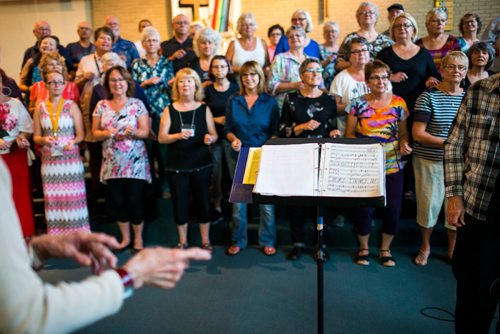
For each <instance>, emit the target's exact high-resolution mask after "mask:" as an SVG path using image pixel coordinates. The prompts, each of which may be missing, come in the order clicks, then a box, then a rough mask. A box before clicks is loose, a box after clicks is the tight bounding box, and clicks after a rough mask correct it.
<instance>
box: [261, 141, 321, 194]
mask: <svg viewBox="0 0 500 334" xmlns="http://www.w3.org/2000/svg"><path fill="white" fill-rule="evenodd" d="M318 149H319V145H318V144H316V143H311V144H300V145H264V146H263V147H262V154H261V160H260V167H259V175H258V177H257V183H256V184H255V188H254V192H255V193H259V194H261V195H276V196H314V195H315V191H314V190H315V186H316V189H317V182H318V179H317V178H318V168H317V166H318V163H319V161H318Z"/></svg>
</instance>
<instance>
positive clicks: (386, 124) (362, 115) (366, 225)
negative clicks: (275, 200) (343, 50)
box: [345, 60, 412, 267]
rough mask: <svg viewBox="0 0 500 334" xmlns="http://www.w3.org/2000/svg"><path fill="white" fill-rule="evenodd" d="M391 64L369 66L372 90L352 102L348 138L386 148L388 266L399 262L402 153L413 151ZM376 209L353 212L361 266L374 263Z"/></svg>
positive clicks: (383, 256) (384, 251)
mask: <svg viewBox="0 0 500 334" xmlns="http://www.w3.org/2000/svg"><path fill="white" fill-rule="evenodd" d="M390 75H391V70H390V68H389V66H387V65H386V64H384V63H383V62H381V61H380V60H375V61H374V62H372V63H369V64H367V65H366V67H365V78H366V83H367V85H368V87H369V88H370V93H368V94H366V95H364V96H361V97H359V98H356V99H354V100H353V101H351V104H350V107H349V114H348V115H347V125H346V133H345V134H346V137H347V138H375V139H377V140H379V141H380V143H381V144H382V145H383V146H384V149H385V162H386V163H385V174H386V176H385V184H386V203H387V205H386V206H385V208H383V218H382V242H381V246H380V250H379V258H380V261H381V263H382V264H383V265H384V266H387V267H393V266H395V265H396V260H395V259H394V257H393V256H392V254H391V250H390V246H391V243H392V240H393V239H394V236H395V235H396V234H397V233H398V231H399V216H400V214H401V204H402V199H403V168H404V161H403V160H402V159H401V158H402V156H405V155H408V154H410V153H411V151H412V149H411V147H410V145H409V144H408V130H407V128H406V118H407V117H408V109H407V108H406V103H405V101H404V100H403V99H402V98H401V97H399V96H396V95H394V94H392V92H391V91H388V89H387V88H388V85H389V76H390ZM374 212H375V209H374V208H357V209H356V210H355V211H354V213H353V219H354V226H355V231H356V234H357V236H358V241H359V249H358V253H357V256H356V263H357V264H358V265H362V266H366V265H368V264H369V263H370V258H369V248H368V241H369V238H370V232H371V222H372V219H373V216H374Z"/></svg>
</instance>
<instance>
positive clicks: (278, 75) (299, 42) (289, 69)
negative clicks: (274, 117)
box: [268, 26, 323, 110]
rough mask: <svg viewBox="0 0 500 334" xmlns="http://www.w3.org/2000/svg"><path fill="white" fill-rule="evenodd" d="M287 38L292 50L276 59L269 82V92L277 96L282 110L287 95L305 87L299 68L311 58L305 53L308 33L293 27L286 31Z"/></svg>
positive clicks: (277, 56)
mask: <svg viewBox="0 0 500 334" xmlns="http://www.w3.org/2000/svg"><path fill="white" fill-rule="evenodd" d="M286 37H287V39H288V44H289V45H290V50H289V51H287V52H285V53H280V54H279V55H276V56H275V57H274V61H273V64H272V65H271V75H270V78H269V82H268V85H269V87H268V88H269V91H270V92H272V94H273V95H276V100H277V101H278V106H279V108H280V110H281V108H282V107H283V100H284V99H285V95H286V93H287V92H291V91H296V90H298V89H301V88H302V87H303V83H302V81H301V80H300V75H299V67H300V64H301V63H302V62H303V61H304V60H305V59H306V58H307V57H308V56H309V55H307V54H305V53H304V45H305V44H304V43H305V41H306V32H305V31H304V29H302V27H300V26H291V27H290V28H288V30H287V31H286ZM318 59H319V58H318ZM322 86H323V82H322Z"/></svg>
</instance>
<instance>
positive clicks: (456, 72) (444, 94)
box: [413, 51, 469, 266]
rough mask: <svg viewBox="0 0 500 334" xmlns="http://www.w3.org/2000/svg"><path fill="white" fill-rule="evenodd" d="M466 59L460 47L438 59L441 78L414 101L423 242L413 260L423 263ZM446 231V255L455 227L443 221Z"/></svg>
mask: <svg viewBox="0 0 500 334" xmlns="http://www.w3.org/2000/svg"><path fill="white" fill-rule="evenodd" d="M468 64H469V60H468V59H467V56H466V55H465V54H464V53H463V52H461V51H453V52H450V53H449V54H448V55H447V56H446V57H444V58H443V61H442V62H441V75H442V77H443V81H442V82H441V83H440V84H439V85H437V86H435V87H433V88H430V89H429V90H427V91H425V92H424V93H422V94H421V95H420V97H419V98H418V100H417V103H416V105H415V116H414V117H415V118H414V123H413V138H414V141H415V142H414V147H413V166H414V172H415V188H416V189H415V190H416V196H417V224H418V225H419V226H420V229H421V232H422V245H421V246H420V251H419V252H418V254H417V256H416V257H415V263H416V264H417V265H419V266H425V265H426V264H427V259H428V258H429V255H430V252H431V247H430V237H431V234H432V229H433V227H434V226H435V225H436V222H437V219H438V216H439V212H440V211H441V207H442V206H443V203H444V201H445V187H444V170H443V153H444V142H445V140H446V138H447V137H448V130H449V129H450V126H451V123H452V122H453V119H454V118H455V115H456V113H457V111H458V107H459V106H460V103H461V101H462V98H463V97H464V94H465V92H464V90H463V89H462V88H461V87H460V83H461V81H462V80H463V79H464V77H465V75H466V73H467V66H468ZM445 227H446V229H447V233H448V256H449V257H450V258H451V256H452V254H453V248H454V246H455V239H456V229H455V227H453V226H451V225H449V224H448V223H447V222H445Z"/></svg>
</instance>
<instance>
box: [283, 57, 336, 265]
mask: <svg viewBox="0 0 500 334" xmlns="http://www.w3.org/2000/svg"><path fill="white" fill-rule="evenodd" d="M299 73H300V79H301V80H302V82H303V83H304V87H303V88H302V89H300V90H298V91H296V92H291V93H288V94H287V95H286V96H285V102H284V103H283V110H282V113H281V121H280V136H281V137H285V138H290V137H291V138H325V137H329V138H335V137H337V136H339V135H340V132H339V130H337V107H336V103H335V98H333V97H331V96H329V95H328V94H326V93H325V92H323V91H322V90H321V89H320V88H319V87H320V84H321V78H322V73H323V68H322V67H321V63H320V61H319V60H318V59H316V58H308V59H306V60H304V61H303V62H302V64H301V65H300V68H299ZM287 211H288V213H289V219H290V231H291V233H292V242H293V249H292V251H291V252H290V253H289V254H288V256H287V258H288V259H289V260H292V261H293V260H296V259H298V258H299V257H300V255H301V254H302V253H303V251H304V249H305V233H304V213H305V212H304V211H305V209H304V207H297V206H292V207H289V208H288V210H287Z"/></svg>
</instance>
